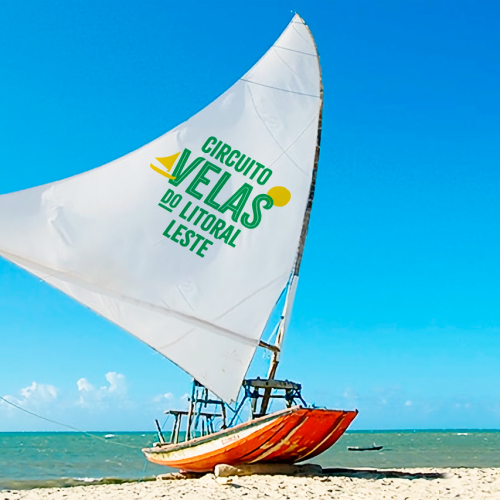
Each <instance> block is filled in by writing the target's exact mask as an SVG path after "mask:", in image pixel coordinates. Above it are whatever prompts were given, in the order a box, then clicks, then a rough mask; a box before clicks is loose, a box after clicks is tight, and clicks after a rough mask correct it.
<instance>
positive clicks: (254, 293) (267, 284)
mask: <svg viewBox="0 0 500 500" xmlns="http://www.w3.org/2000/svg"><path fill="white" fill-rule="evenodd" d="M281 279H282V276H278V277H277V278H275V279H273V280H272V281H270V282H269V283H266V284H265V285H264V286H261V287H260V288H259V289H258V290H255V292H253V293H252V294H251V295H249V296H248V297H245V298H244V299H241V300H240V301H239V302H238V303H237V304H235V305H234V306H233V307H231V309H228V310H227V311H225V312H224V313H223V314H221V315H220V316H217V317H216V318H215V319H222V318H224V316H226V315H227V314H229V313H230V312H232V311H234V310H235V309H237V308H238V307H240V306H241V304H243V303H244V302H246V301H247V300H248V299H251V298H252V297H254V296H255V295H257V294H258V293H259V292H262V290H265V289H266V288H268V287H270V286H271V285H273V284H274V283H276V282H277V281H279V280H281ZM280 296H281V295H280ZM262 333H263V332H262Z"/></svg>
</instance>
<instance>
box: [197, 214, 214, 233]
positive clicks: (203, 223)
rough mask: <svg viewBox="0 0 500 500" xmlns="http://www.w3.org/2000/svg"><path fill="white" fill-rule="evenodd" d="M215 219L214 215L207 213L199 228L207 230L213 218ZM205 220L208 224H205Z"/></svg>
mask: <svg viewBox="0 0 500 500" xmlns="http://www.w3.org/2000/svg"><path fill="white" fill-rule="evenodd" d="M216 219H217V217H216V216H215V215H214V214H209V215H208V216H207V217H206V218H205V220H204V221H203V222H202V223H201V226H200V227H201V229H203V231H208V230H209V229H210V228H211V227H212V224H213V223H214V222H215V220H216ZM207 221H208V224H207Z"/></svg>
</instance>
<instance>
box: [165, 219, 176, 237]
mask: <svg viewBox="0 0 500 500" xmlns="http://www.w3.org/2000/svg"><path fill="white" fill-rule="evenodd" d="M174 224H175V219H172V221H171V222H170V224H169V225H168V227H167V229H165V231H163V236H166V237H167V238H170V235H169V234H168V233H169V231H170V230H171V229H172V228H173V227H174Z"/></svg>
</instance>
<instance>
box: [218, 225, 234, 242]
mask: <svg viewBox="0 0 500 500" xmlns="http://www.w3.org/2000/svg"><path fill="white" fill-rule="evenodd" d="M233 230H234V226H233V225H231V226H229V227H228V228H227V229H226V230H225V231H224V232H223V233H222V234H221V235H220V236H219V238H218V239H219V240H224V242H225V243H226V244H229V239H230V238H231V235H232V234H233Z"/></svg>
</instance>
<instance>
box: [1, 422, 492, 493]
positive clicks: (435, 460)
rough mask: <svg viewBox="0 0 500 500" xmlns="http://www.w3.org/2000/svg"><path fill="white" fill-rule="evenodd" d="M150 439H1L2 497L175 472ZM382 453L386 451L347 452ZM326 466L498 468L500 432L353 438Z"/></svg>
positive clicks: (28, 435)
mask: <svg viewBox="0 0 500 500" xmlns="http://www.w3.org/2000/svg"><path fill="white" fill-rule="evenodd" d="M155 441H157V437H156V435H155V434H152V433H144V432H116V433H111V432H106V433H95V434H93V435H88V434H82V433H67V432H54V433H46V432H21V433H17V432H16V433H9V432H6V433H0V490H2V489H3V490H9V489H30V488H38V487H63V486H76V485H83V484H109V483H116V482H123V481H138V480H139V481H145V480H147V479H150V478H152V477H154V476H156V475H158V474H162V473H165V472H169V471H171V470H172V469H168V468H167V467H162V466H158V465H155V464H151V463H149V462H148V461H147V460H146V459H145V458H144V456H143V454H142V452H141V448H144V447H149V446H151V445H152V444H153V443H154V442H155ZM373 445H377V446H383V449H382V450H381V451H349V450H348V447H370V446H373ZM312 462H313V463H317V464H320V465H321V466H323V467H342V468H357V467H370V468H384V469H387V468H402V467H480V468H484V467H500V430H499V431H479V430H463V429H462V430H431V431H429V430H427V431H420V430H415V431H412V430H406V431H371V432H366V431H365V432H362V431H354V432H348V433H346V434H344V436H342V437H341V438H340V440H339V441H338V442H337V443H336V444H335V445H334V446H333V447H332V448H330V449H329V450H328V451H326V452H325V453H323V454H322V455H320V456H318V457H316V458H314V459H313V460H312Z"/></svg>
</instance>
